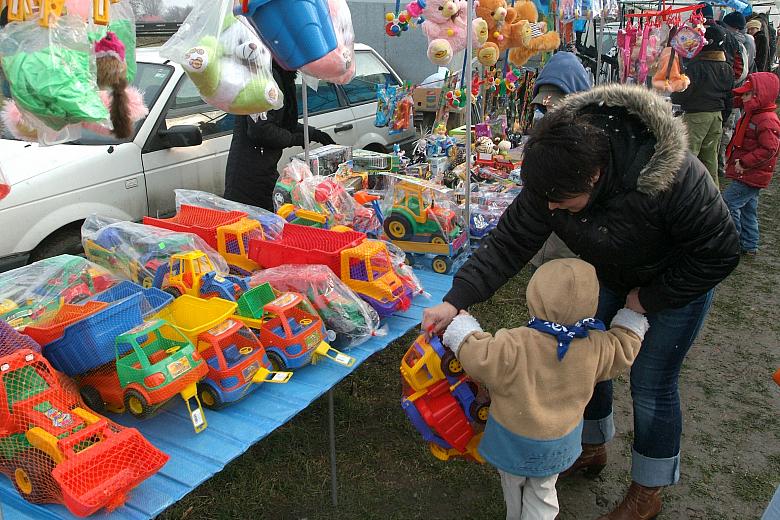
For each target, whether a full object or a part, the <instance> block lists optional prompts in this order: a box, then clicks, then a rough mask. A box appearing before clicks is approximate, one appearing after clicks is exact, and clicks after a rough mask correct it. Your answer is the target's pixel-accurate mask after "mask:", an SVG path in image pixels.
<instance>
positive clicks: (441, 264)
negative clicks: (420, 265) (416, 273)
mask: <svg viewBox="0 0 780 520" xmlns="http://www.w3.org/2000/svg"><path fill="white" fill-rule="evenodd" d="M450 267H452V259H451V258H448V257H446V256H442V255H439V256H437V257H436V258H434V259H433V262H431V269H433V272H434V273H438V274H447V273H448V272H449V270H450Z"/></svg>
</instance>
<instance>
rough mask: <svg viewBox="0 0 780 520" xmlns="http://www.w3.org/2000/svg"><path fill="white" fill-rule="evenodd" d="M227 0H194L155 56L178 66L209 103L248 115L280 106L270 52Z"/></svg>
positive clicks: (279, 92)
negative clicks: (170, 36)
mask: <svg viewBox="0 0 780 520" xmlns="http://www.w3.org/2000/svg"><path fill="white" fill-rule="evenodd" d="M233 4H234V2H233V0H219V1H218V2H217V3H216V5H215V4H214V3H212V2H200V3H198V4H197V6H196V7H195V8H194V9H193V10H192V12H191V13H190V14H189V15H188V16H187V18H186V19H185V20H184V23H182V25H181V28H179V30H178V32H177V33H176V34H175V35H174V36H173V37H172V38H171V39H170V40H168V41H167V42H166V43H165V45H163V46H162V48H161V49H160V55H161V56H163V57H165V58H168V59H170V60H172V61H175V62H176V63H180V64H181V65H182V67H184V70H185V72H186V73H187V75H188V76H189V77H190V79H191V80H192V82H193V83H194V84H195V86H196V87H197V89H198V91H199V92H200V95H201V97H202V98H203V99H204V100H205V101H206V102H208V103H210V104H211V105H213V106H215V107H217V108H219V109H220V110H224V111H225V112H228V113H230V114H238V115H250V114H258V113H262V112H267V111H269V110H277V109H280V108H282V106H283V105H284V99H283V96H282V91H281V89H280V88H279V86H278V85H277V84H276V81H275V80H274V78H273V73H272V71H271V53H270V51H269V50H268V48H267V47H266V46H265V45H264V44H263V42H262V41H260V37H259V36H257V33H256V32H255V31H254V29H252V28H251V27H250V24H249V21H248V20H246V19H245V18H244V17H235V16H234V15H233Z"/></svg>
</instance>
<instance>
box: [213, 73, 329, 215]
mask: <svg viewBox="0 0 780 520" xmlns="http://www.w3.org/2000/svg"><path fill="white" fill-rule="evenodd" d="M273 75H274V80H276V83H277V84H278V85H279V88H281V89H282V93H283V94H284V106H283V107H282V108H280V109H279V110H272V111H270V112H268V113H267V114H266V116H265V119H264V118H263V117H257V118H255V116H236V123H235V128H234V130H233V140H232V141H231V143H230V152H229V153H228V160H227V170H226V172H225V198H226V199H228V200H232V201H235V202H241V203H243V204H250V205H252V206H257V207H259V208H263V209H267V210H268V211H274V203H273V191H274V186H275V185H276V180H277V179H278V178H279V171H278V170H277V166H278V163H279V159H281V158H282V152H283V151H284V149H285V148H290V147H292V146H303V144H304V143H303V125H302V124H300V123H298V98H297V94H296V87H295V77H296V75H297V72H296V71H292V72H290V71H286V70H284V69H283V68H282V67H281V66H280V65H279V64H277V63H276V61H274V62H273ZM309 139H310V140H312V141H315V142H318V143H320V144H323V145H327V144H334V143H335V141H333V139H332V138H331V137H330V136H329V135H328V134H326V133H325V132H323V131H321V130H317V129H316V128H313V127H309Z"/></svg>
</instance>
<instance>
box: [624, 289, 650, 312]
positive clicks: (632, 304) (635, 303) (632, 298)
mask: <svg viewBox="0 0 780 520" xmlns="http://www.w3.org/2000/svg"><path fill="white" fill-rule="evenodd" d="M626 308H628V309H631V310H632V311H634V312H638V313H639V314H646V313H647V311H646V310H645V308H644V307H642V303H641V302H640V301H639V287H635V288H634V289H631V292H630V293H628V296H627V297H626Z"/></svg>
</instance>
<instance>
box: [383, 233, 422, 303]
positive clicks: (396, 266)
mask: <svg viewBox="0 0 780 520" xmlns="http://www.w3.org/2000/svg"><path fill="white" fill-rule="evenodd" d="M382 242H383V243H384V244H385V247H387V252H388V253H389V254H390V259H391V261H392V262H393V270H394V271H395V273H396V274H397V275H398V277H399V278H400V279H401V281H402V282H403V284H404V286H405V287H406V288H407V289H409V290H410V291H411V295H412V298H414V297H415V296H423V297H425V298H430V297H431V295H430V294H428V293H427V292H426V291H425V288H423V284H422V282H421V281H420V279H419V278H417V275H416V274H414V269H412V266H411V265H409V264H407V263H406V253H404V251H403V249H401V248H400V247H398V246H397V245H395V244H393V243H392V242H388V241H386V240H382Z"/></svg>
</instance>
